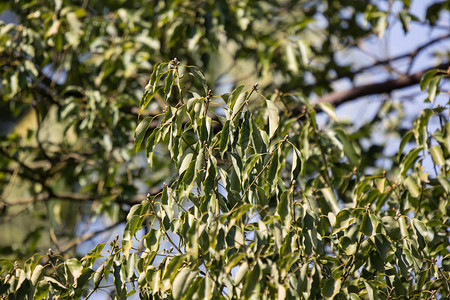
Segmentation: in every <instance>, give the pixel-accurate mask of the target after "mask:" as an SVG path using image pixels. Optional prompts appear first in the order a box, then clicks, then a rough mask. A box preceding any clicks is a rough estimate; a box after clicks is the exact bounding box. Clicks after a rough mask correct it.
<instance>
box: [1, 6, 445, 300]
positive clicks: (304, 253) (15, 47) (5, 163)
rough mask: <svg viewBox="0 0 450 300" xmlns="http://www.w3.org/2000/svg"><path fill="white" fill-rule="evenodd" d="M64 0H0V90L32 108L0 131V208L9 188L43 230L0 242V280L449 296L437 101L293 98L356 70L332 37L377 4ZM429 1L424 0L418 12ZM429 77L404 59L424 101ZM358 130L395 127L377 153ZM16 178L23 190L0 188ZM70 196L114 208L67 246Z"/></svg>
mask: <svg viewBox="0 0 450 300" xmlns="http://www.w3.org/2000/svg"><path fill="white" fill-rule="evenodd" d="M25 2H26V3H25ZM79 2H81V1H54V2H53V1H23V2H22V1H12V2H11V3H10V4H2V5H4V8H9V9H11V10H13V11H15V12H17V14H18V16H19V18H20V22H21V23H20V24H19V25H14V24H8V25H3V26H2V27H1V28H0V59H1V60H2V61H4V63H2V64H1V65H0V68H2V72H3V73H2V74H4V75H2V87H1V89H0V95H1V97H2V98H1V99H2V100H1V101H2V105H3V107H8V110H9V111H11V112H12V113H14V114H16V115H19V114H25V113H26V111H27V109H29V110H31V112H32V113H34V114H35V115H36V120H37V121H36V123H37V126H36V128H30V129H29V130H28V132H27V133H26V134H23V135H21V134H19V133H18V131H15V132H13V133H11V134H9V135H3V136H1V140H0V143H1V144H0V146H1V147H0V161H1V162H2V165H1V170H0V176H1V177H0V178H1V181H0V186H1V188H2V190H5V191H7V192H5V193H4V194H3V195H2V198H1V201H2V204H1V205H2V206H1V208H2V214H3V215H5V216H7V215H8V214H10V215H12V216H14V214H16V213H17V212H15V211H13V209H14V208H15V207H16V206H19V205H24V207H25V209H24V210H28V211H29V213H30V215H32V216H38V217H39V216H48V217H49V218H50V220H51V222H52V225H51V226H49V225H48V224H46V225H43V226H42V228H41V229H40V230H41V231H45V230H46V228H48V227H46V226H49V227H50V230H53V233H52V234H51V240H52V243H53V244H54V245H55V246H56V247H57V248H56V249H57V250H56V249H55V248H54V247H52V248H53V249H54V250H49V251H48V253H47V255H46V256H41V255H39V254H34V255H33V256H31V255H30V253H31V254H32V253H34V252H35V248H36V247H38V246H37V243H38V242H35V243H34V244H33V245H32V246H25V247H22V248H21V247H19V246H15V247H17V248H14V249H13V247H11V246H9V247H4V248H3V253H5V256H6V253H7V252H8V251H20V253H17V254H16V255H15V257H14V259H16V257H18V258H20V257H22V256H25V257H27V256H28V257H29V256H31V258H28V259H27V260H26V261H25V263H23V264H22V263H19V262H15V263H12V261H11V260H10V259H1V260H0V294H2V295H3V294H4V295H8V296H5V297H9V298H10V299H58V298H59V299H78V298H80V297H82V296H83V297H85V298H89V297H91V295H92V293H93V292H95V291H97V290H102V286H103V284H105V283H113V285H114V289H113V291H112V292H111V294H112V295H113V296H112V297H115V298H117V299H124V298H127V297H129V296H131V295H133V294H135V293H136V295H139V297H140V298H141V299H161V298H162V299H164V298H169V299H171V298H173V299H197V298H209V299H211V298H213V299H216V298H235V299H237V298H243V299H248V298H252V299H260V298H263V299H272V298H279V299H285V298H301V299H303V298H305V299H309V298H337V299H341V298H343V299H346V298H351V299H365V298H369V299H387V298H391V299H393V298H395V299H397V298H398V299H402V298H413V299H427V298H428V299H432V298H433V297H437V298H442V299H444V298H446V297H448V296H449V293H450V292H449V291H450V288H449V276H450V257H449V252H448V251H449V240H448V226H449V220H448V215H449V205H448V198H449V193H450V181H449V179H448V178H449V172H450V125H449V124H450V122H448V117H447V116H446V115H445V113H446V110H448V106H449V105H450V103H448V102H447V103H446V104H445V107H442V106H438V107H435V106H430V107H429V108H426V109H424V110H423V111H422V113H421V114H420V115H419V116H418V117H417V118H416V119H415V121H414V122H413V125H412V126H411V127H410V128H408V129H407V130H404V128H403V127H402V125H401V122H400V121H401V118H400V117H401V116H402V113H403V105H402V103H398V102H396V101H385V102H384V103H383V104H382V105H380V107H379V109H378V110H377V111H376V112H375V113H374V115H373V117H372V118H371V119H370V120H368V121H367V122H366V123H365V124H363V125H362V126H360V127H358V126H354V124H351V123H349V122H343V121H339V120H338V119H337V117H336V113H335V111H334V108H333V106H332V105H330V103H327V102H324V101H322V102H320V101H319V103H318V104H316V103H317V102H314V101H311V100H310V99H312V95H316V96H318V97H320V96H322V95H323V94H325V93H327V92H328V91H331V84H330V83H331V81H332V80H333V79H338V78H342V77H350V78H351V79H353V78H354V77H355V76H356V75H357V74H358V73H359V71H353V70H352V68H351V66H350V65H342V64H340V63H338V61H337V60H336V57H335V55H334V54H335V52H336V51H339V50H341V49H348V48H349V47H352V45H354V44H355V41H360V40H361V39H364V38H367V36H368V35H371V34H377V35H378V36H382V35H383V33H384V32H385V31H386V30H387V28H388V25H389V21H390V20H391V17H392V13H393V11H384V10H383V9H381V8H379V7H378V6H376V5H369V6H366V5H363V4H355V3H354V2H353V1H292V2H291V1H280V2H276V1H236V2H233V1H227V2H223V3H222V2H221V3H219V4H217V3H215V2H214V1H202V2H200V3H199V5H194V3H193V2H191V1H163V2H161V1H153V2H151V3H150V4H147V3H145V4H144V2H142V3H141V2H140V1H134V2H130V3H128V2H126V3H125V2H124V1H104V4H103V3H102V4H100V2H95V3H89V2H88V1H83V2H82V3H81V4H80V3H79ZM102 2H103V1H102ZM122 2H123V3H122ZM394 2H398V3H403V9H402V10H401V11H400V12H399V13H398V14H397V17H398V18H399V20H400V21H401V22H402V24H403V28H404V30H405V31H407V30H408V28H409V22H412V21H417V22H418V19H417V18H416V17H414V16H412V15H411V14H410V13H409V12H408V9H409V1H394ZM88 3H89V4H88ZM361 3H362V2H361ZM445 5H446V4H445V3H444V2H442V3H436V4H433V5H432V6H430V8H429V11H430V13H429V15H428V19H427V22H429V23H430V24H432V25H433V26H434V25H435V24H436V23H437V21H438V18H437V17H436V14H438V11H439V10H446V9H447V10H448V7H446V6H445ZM347 10H350V13H349V14H350V17H344V16H345V15H346V14H348V12H347V13H344V11H347ZM433 11H435V12H434V13H433ZM317 15H320V16H323V17H324V18H325V19H326V22H324V23H322V24H321V23H320V22H319V21H317V19H318V17H317ZM362 15H364V16H365V18H366V20H367V22H368V23H369V24H370V25H367V26H365V25H362V24H361V22H359V21H358V18H359V17H360V16H362ZM267 16H269V17H267ZM272 16H273V17H272ZM221 55H223V56H224V58H223V59H221V60H220V62H219V63H217V64H214V63H212V61H214V60H215V59H218V58H219V57H221ZM173 57H178V58H179V59H173V60H171V61H169V59H171V58H173ZM411 59H412V61H413V60H414V56H412V58H411ZM162 61H169V62H167V63H161V62H162ZM227 64H231V65H236V66H238V67H236V69H233V68H234V67H233V68H232V69H231V71H230V70H227V69H228V67H227V66H226V65H227ZM224 65H225V66H224ZM197 66H198V67H197ZM202 69H204V70H206V73H203V71H202ZM244 69H249V70H251V71H252V72H254V74H252V75H251V77H250V78H244V79H245V80H246V82H247V83H248V80H250V79H257V80H258V82H260V84H256V83H255V84H252V85H247V84H243V85H239V84H236V85H235V86H233V88H232V89H230V91H229V92H228V93H225V94H223V95H218V94H216V91H220V89H221V87H222V88H223V85H224V84H223V83H222V84H221V83H220V82H221V80H223V78H221V77H220V76H219V75H220V73H221V72H224V73H226V74H232V75H233V76H238V75H239V74H240V72H242V70H244ZM150 74H151V75H150ZM149 75H150V80H148V77H149ZM448 77H449V71H448V70H443V69H434V70H431V71H429V72H427V73H426V74H425V75H424V76H423V79H422V81H421V84H420V87H421V89H422V90H423V91H424V90H425V89H427V93H428V94H427V95H428V96H427V101H428V102H431V103H432V102H433V101H435V98H436V96H437V95H438V94H439V93H440V87H439V86H440V85H439V84H440V82H441V81H445V80H448V79H447V78H448ZM147 81H148V83H147ZM236 81H238V80H236ZM145 84H147V85H146V87H145V88H144V89H142V87H143V86H144V85H145ZM221 85H222V86H221ZM275 88H276V89H277V90H275ZM274 90H275V91H274ZM324 119H326V120H325V121H324ZM321 120H322V121H321ZM436 124H437V125H436ZM46 126H47V127H46ZM48 127H50V130H53V131H58V134H59V137H58V138H55V137H51V138H49V137H48V136H47V135H48V130H49V128H48ZM58 128H60V129H58ZM19 129H20V128H19ZM46 130H47V131H46ZM133 130H134V139H133V138H132V131H133ZM374 134H378V135H379V136H383V135H384V134H397V136H402V139H401V142H400V145H399V147H398V151H396V153H395V155H387V154H386V148H387V147H388V145H386V144H383V143H382V144H380V143H377V142H374V141H373V136H374ZM27 137H28V139H27ZM143 156H145V157H146V158H147V160H148V164H149V166H150V169H151V171H149V170H148V167H147V166H146V164H145V165H144V164H142V163H140V162H139V159H140V158H142V157H143ZM429 165H432V168H433V169H431V168H429V167H428V166H429ZM430 171H434V174H428V173H429V172H430ZM427 172H428V173H427ZM16 178H19V179H17V180H20V184H23V186H25V187H26V188H25V189H26V192H25V193H24V191H23V190H22V191H21V192H22V193H24V194H20V193H19V192H18V191H17V192H16V195H15V196H17V195H19V196H20V197H21V198H19V197H17V198H13V197H10V198H8V196H9V195H8V193H10V192H11V190H12V188H11V186H13V185H14V180H16ZM142 190H145V191H147V192H149V194H148V195H147V197H146V199H144V198H145V196H144V197H142V196H140V193H142ZM133 204H134V205H133ZM131 205H133V206H131ZM77 210H81V214H80V215H79V218H81V217H82V216H81V215H83V213H84V214H86V215H87V217H86V216H84V217H83V218H84V221H85V220H86V219H88V218H89V217H95V216H101V215H102V214H105V213H106V214H108V215H109V217H110V219H112V220H116V221H117V224H120V223H121V222H122V221H123V220H124V219H125V216H126V226H125V228H124V230H123V234H122V235H121V238H120V239H119V237H117V238H116V239H114V240H113V241H111V242H109V243H100V244H98V245H97V246H95V248H94V249H93V250H92V251H91V252H89V253H88V254H86V255H84V256H83V257H81V258H80V257H76V255H68V254H67V253H66V251H67V250H70V249H72V248H73V247H75V246H76V245H77V243H78V242H79V241H80V240H75V242H71V241H70V240H69V238H72V237H73V228H74V226H75V225H74V224H75V223H76V221H77V220H76V216H75V214H74V213H73V212H74V211H77ZM20 213H21V211H19V212H18V214H20ZM85 222H87V221H85ZM55 229H56V234H55ZM36 232H39V230H36ZM37 235H38V234H37ZM55 236H56V237H55ZM33 238H34V239H38V238H37V237H36V236H33ZM65 238H66V239H67V241H68V242H67V243H58V240H61V239H63V240H64V239H65ZM26 240H28V238H26ZM82 240H84V239H82ZM19 244H20V242H19ZM22 246H23V245H22ZM56 251H57V252H56ZM54 252H55V253H54ZM9 255H10V254H9Z"/></svg>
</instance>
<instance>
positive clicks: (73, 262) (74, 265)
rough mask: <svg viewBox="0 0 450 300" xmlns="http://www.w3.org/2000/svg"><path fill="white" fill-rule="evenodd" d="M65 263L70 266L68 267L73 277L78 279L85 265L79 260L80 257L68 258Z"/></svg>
mask: <svg viewBox="0 0 450 300" xmlns="http://www.w3.org/2000/svg"><path fill="white" fill-rule="evenodd" d="M65 264H66V266H67V267H68V269H69V270H70V273H71V274H72V276H73V279H74V280H77V279H78V277H80V275H81V272H82V270H83V266H82V265H81V263H80V262H79V261H78V259H76V258H71V259H69V260H67V261H66V263H65Z"/></svg>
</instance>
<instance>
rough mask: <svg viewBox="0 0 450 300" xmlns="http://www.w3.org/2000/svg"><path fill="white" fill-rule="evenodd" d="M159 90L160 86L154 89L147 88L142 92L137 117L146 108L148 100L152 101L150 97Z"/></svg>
mask: <svg viewBox="0 0 450 300" xmlns="http://www.w3.org/2000/svg"><path fill="white" fill-rule="evenodd" d="M159 90H160V88H158V89H156V90H154V91H150V90H148V91H146V92H145V93H144V95H142V98H141V103H142V104H140V105H139V107H140V109H139V115H138V117H139V116H140V115H141V113H142V112H143V111H144V109H146V108H147V106H148V104H149V103H150V101H152V99H153V98H154V97H155V95H156V94H157V93H158V92H159Z"/></svg>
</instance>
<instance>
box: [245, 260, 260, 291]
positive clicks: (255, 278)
mask: <svg viewBox="0 0 450 300" xmlns="http://www.w3.org/2000/svg"><path fill="white" fill-rule="evenodd" d="M260 278H261V269H260V267H259V264H256V265H255V267H254V268H253V270H251V271H250V272H249V273H248V274H247V276H246V277H245V283H244V288H243V291H242V292H243V294H244V299H248V298H250V297H251V296H252V294H255V293H258V292H259V287H258V284H259V280H260Z"/></svg>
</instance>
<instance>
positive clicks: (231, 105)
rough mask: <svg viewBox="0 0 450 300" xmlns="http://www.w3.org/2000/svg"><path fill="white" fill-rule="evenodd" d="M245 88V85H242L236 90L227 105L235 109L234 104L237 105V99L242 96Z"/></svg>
mask: <svg viewBox="0 0 450 300" xmlns="http://www.w3.org/2000/svg"><path fill="white" fill-rule="evenodd" d="M244 88H245V85H240V86H238V87H237V88H235V89H234V90H233V91H232V92H231V94H230V95H229V97H228V101H227V105H228V107H229V108H230V109H233V107H234V104H235V103H236V99H237V98H238V97H239V95H241V92H242V90H243V89H244Z"/></svg>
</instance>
